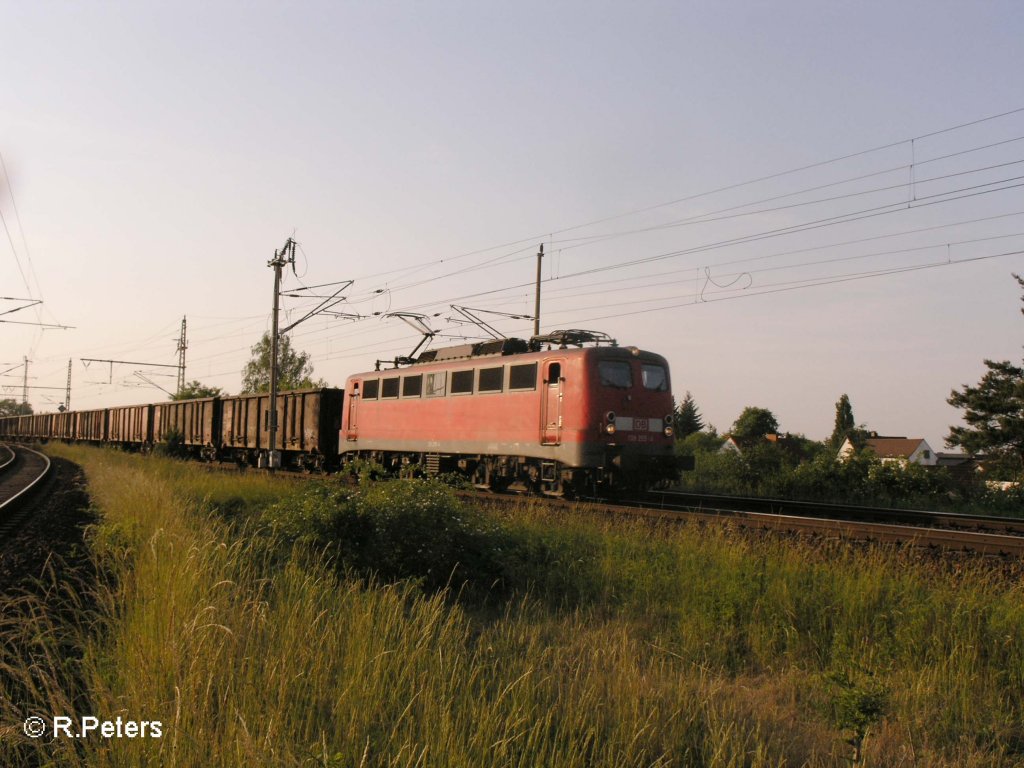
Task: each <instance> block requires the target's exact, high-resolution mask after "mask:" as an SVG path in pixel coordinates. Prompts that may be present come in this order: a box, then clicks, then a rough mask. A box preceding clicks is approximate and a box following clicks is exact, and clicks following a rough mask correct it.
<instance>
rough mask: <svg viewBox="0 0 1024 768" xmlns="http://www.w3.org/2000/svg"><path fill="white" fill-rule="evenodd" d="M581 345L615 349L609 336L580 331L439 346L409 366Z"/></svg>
mask: <svg viewBox="0 0 1024 768" xmlns="http://www.w3.org/2000/svg"><path fill="white" fill-rule="evenodd" d="M584 344H594V345H595V346H601V345H602V344H607V345H609V346H612V347H615V346H618V342H617V341H615V339H613V338H612V337H611V336H609V335H608V334H606V333H601V332H600V331H584V330H580V329H570V330H563V331H553V332H552V333H546V334H542V335H539V336H532V337H531V338H530V340H529V341H527V340H525V339H514V338H513V339H494V340H489V341H478V342H476V343H471V344H457V345H455V346H451V347H439V348H437V349H428V350H427V351H426V352H424V353H423V354H422V355H420V356H419V357H417V358H416V359H415V360H413V361H412V363H411V364H412V365H419V364H421V363H438V362H441V361H443V360H462V359H466V358H471V357H487V356H491V355H521V354H524V353H526V352H540V351H541V350H542V349H543V348H544V346H545V345H557V346H558V347H559V348H561V349H566V348H568V347H569V346H574V347H582V346H583V345H584Z"/></svg>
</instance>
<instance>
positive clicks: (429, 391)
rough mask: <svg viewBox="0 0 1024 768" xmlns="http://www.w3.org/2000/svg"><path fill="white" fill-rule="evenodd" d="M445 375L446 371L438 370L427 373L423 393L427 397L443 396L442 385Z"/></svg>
mask: <svg viewBox="0 0 1024 768" xmlns="http://www.w3.org/2000/svg"><path fill="white" fill-rule="evenodd" d="M446 377H447V373H446V372H445V371H438V372H437V373H428V374H427V388H426V391H425V392H424V394H425V395H426V396H427V397H444V392H445V386H444V385H445V380H446Z"/></svg>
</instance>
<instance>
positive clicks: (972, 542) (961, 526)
mask: <svg viewBox="0 0 1024 768" xmlns="http://www.w3.org/2000/svg"><path fill="white" fill-rule="evenodd" d="M203 466H205V467H206V468H208V469H213V470H215V471H216V470H220V471H227V472H238V471H239V467H238V466H237V465H236V464H217V463H214V464H204V465H203ZM242 471H243V472H259V473H263V472H266V470H254V469H251V468H246V469H243V470H242ZM275 475H276V476H278V477H282V478H288V479H290V480H293V481H294V480H311V479H316V478H319V477H322V475H320V474H305V473H298V472H287V471H280V470H279V471H277V472H276V473H275ZM0 493H2V491H0ZM458 493H459V496H460V497H462V498H464V499H467V500H473V501H477V502H480V501H484V502H488V503H492V504H514V503H519V502H521V501H522V499H523V498H524V497H523V496H517V495H504V494H495V493H489V492H486V491H460V492H458ZM2 498H3V497H2V495H0V500H2ZM529 498H534V499H536V500H537V501H540V502H543V503H545V504H549V505H552V506H554V507H556V508H558V507H562V508H565V509H571V508H579V509H582V510H584V511H587V512H591V513H594V514H602V515H606V516H615V517H623V518H625V517H633V518H644V519H649V520H657V521H661V522H668V523H679V524H682V523H688V522H701V523H706V524H716V525H722V524H731V525H736V526H739V527H743V528H755V529H757V528H759V529H764V530H771V531H775V532H778V533H798V534H805V535H821V536H826V537H833V538H842V539H847V540H851V541H869V542H870V541H874V542H885V543H901V544H908V545H912V546H920V547H929V548H932V549H942V550H949V551H961V552H962V551H968V552H977V553H979V554H987V555H1001V556H1005V557H1024V520H1014V519H1013V518H1003V517H984V516H976V515H962V514H955V513H945V512H930V511H924V510H900V509H888V508H881V507H857V506H852V505H839V504H818V503H813V502H802V501H788V500H782V499H759V498H744V497H736V496H711V495H706V494H690V493H683V492H674V491H655V492H650V493H648V494H647V495H646V497H645V498H643V499H637V500H632V501H616V502H609V501H607V500H603V499H584V500H578V501H566V500H562V499H557V498H551V497H529ZM0 515H2V512H0ZM2 524H3V523H2V521H0V525H2Z"/></svg>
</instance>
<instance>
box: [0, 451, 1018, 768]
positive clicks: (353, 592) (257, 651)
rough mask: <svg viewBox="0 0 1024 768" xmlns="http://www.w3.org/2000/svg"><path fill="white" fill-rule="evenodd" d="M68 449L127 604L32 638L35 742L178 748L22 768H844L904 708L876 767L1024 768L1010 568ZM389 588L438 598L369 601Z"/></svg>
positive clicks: (11, 753) (31, 756)
mask: <svg viewBox="0 0 1024 768" xmlns="http://www.w3.org/2000/svg"><path fill="white" fill-rule="evenodd" d="M56 450H59V451H60V452H61V454H62V455H65V456H67V457H68V458H71V459H72V460H75V461H77V462H79V463H81V464H82V465H83V466H84V467H85V469H86V472H87V475H88V478H89V483H90V492H91V494H92V498H93V501H94V503H95V504H96V505H97V506H98V507H99V508H100V510H101V512H102V515H103V519H104V522H103V524H102V525H100V526H99V527H98V528H97V529H95V530H94V531H93V532H92V534H91V535H90V541H91V546H92V548H93V550H94V552H95V557H96V558H98V560H99V562H100V564H101V566H102V567H103V569H104V571H105V572H106V573H107V574H108V578H107V579H106V580H105V581H104V583H103V584H102V585H100V586H99V587H98V588H97V590H96V594H95V595H94V596H93V598H94V599H93V600H92V601H90V600H83V610H82V615H81V617H80V621H79V622H78V623H77V625H76V626H72V627H70V628H69V627H67V626H64V625H61V626H55V625H53V624H52V621H51V620H49V619H47V618H46V614H45V613H44V612H41V613H39V614H38V618H37V619H35V620H34V621H32V620H28V619H25V620H23V621H22V622H21V623H20V625H19V629H18V631H17V632H15V631H14V630H13V629H12V628H11V627H7V628H6V630H5V634H6V637H5V638H3V639H4V640H5V642H4V643H3V644H2V649H0V654H2V656H0V671H3V672H5V673H6V674H2V675H0V679H2V680H4V681H5V682H4V684H5V685H6V686H7V687H8V690H6V691H2V690H0V698H3V699H6V700H7V704H8V707H7V710H6V711H7V712H8V713H9V716H5V720H9V719H11V718H13V717H14V716H15V713H20V712H24V713H26V714H27V713H31V712H35V713H39V714H50V713H54V714H59V713H62V712H67V713H71V712H77V713H78V714H79V715H82V714H95V715H97V716H100V717H104V718H113V717H115V716H117V715H121V716H122V717H124V718H126V719H135V720H142V719H148V720H160V721H162V723H163V725H164V735H163V737H162V738H160V739H120V740H112V741H109V742H105V741H103V740H100V739H95V738H93V739H88V740H79V741H76V742H70V741H67V740H64V741H58V742H55V743H44V742H28V741H27V740H26V739H24V738H22V737H17V736H12V735H11V734H10V733H8V734H7V735H6V736H5V737H4V739H3V742H0V758H3V760H4V763H5V764H15V763H16V762H18V761H22V762H25V763H29V764H34V763H35V762H36V761H41V762H43V763H46V761H47V760H53V762H52V764H54V765H90V766H108V765H109V766H139V765H161V766H177V765H183V766H184V765H187V766H193V765H194V766H239V765H266V766H316V765H320V766H336V767H338V768H340V767H341V766H353V767H354V766H363V765H365V766H453V767H454V766H506V765H508V766H523V768H527V767H532V766H631V765H636V766H647V765H659V766H660V765H665V766H668V765H679V766H750V767H751V768H755V767H758V766H782V765H788V766H798V765H812V766H837V767H838V766H842V765H848V762H847V761H846V758H847V757H848V756H849V755H850V748H849V747H848V746H847V744H846V743H844V741H843V739H844V738H846V737H849V736H850V735H851V733H853V730H851V728H849V727H848V728H845V729H843V728H840V727H839V726H837V725H835V723H836V722H837V721H838V722H840V723H842V724H845V725H847V726H853V725H854V724H855V722H856V721H857V717H858V715H862V716H863V717H864V718H865V719H866V720H873V719H877V717H876V715H874V714H873V713H874V712H876V711H877V710H878V709H880V710H882V711H884V712H885V713H887V715H886V717H885V718H884V719H881V720H880V722H878V723H877V724H875V725H873V726H872V727H871V729H870V730H869V732H868V739H867V741H866V756H867V758H868V764H871V765H907V766H911V765H916V766H928V767H929V768H931V767H933V766H949V767H950V768H951V767H952V766H974V767H977V768H981V767H982V766H992V767H994V766H1011V765H1021V764H1024V728H1022V725H1021V723H1022V716H1024V600H1022V598H1024V588H1022V586H1021V585H1020V584H1019V583H1017V584H1010V583H1008V582H1007V580H1006V579H1005V578H1004V577H1002V576H1000V575H999V574H997V573H995V572H993V571H990V570H987V569H986V568H984V567H981V566H972V565H968V566H966V567H964V568H959V569H950V568H947V567H943V566H928V565H926V564H922V563H919V562H915V560H914V558H913V557H911V556H908V555H905V554H900V553H898V552H893V551H888V550H878V549H863V548H857V547H846V546H843V545H828V546H824V547H823V548H822V547H821V546H817V545H813V544H809V543H800V542H789V541H768V542H755V541H752V540H750V539H748V538H745V537H743V536H741V535H739V534H736V533H730V532H720V531H716V530H700V529H696V528H690V529H672V530H652V529H651V528H649V527H647V526H642V525H636V526H622V525H618V526H614V527H611V526H607V527H606V526H605V524H603V523H600V522H596V521H595V520H594V519H592V518H587V517H585V516H570V517H567V518H559V519H554V518H552V517H551V516H550V515H548V514H546V513H544V512H543V511H541V510H539V509H529V508H526V509H524V510H523V511H524V514H523V515H522V516H521V517H517V518H516V519H515V520H510V519H497V520H495V519H494V518H489V517H487V516H480V515H477V514H475V513H473V512H471V511H469V510H465V509H462V508H460V506H459V505H458V504H457V503H456V502H454V501H453V500H452V499H451V498H450V497H449V496H448V495H447V494H446V493H445V492H444V491H443V490H441V489H438V488H436V487H432V486H430V485H428V484H422V483H419V484H417V483H411V484H410V483H401V484H388V485H377V486H374V488H372V489H362V490H361V491H360V494H359V495H358V497H357V499H356V500H354V501H353V500H352V499H349V498H348V496H349V495H350V493H351V492H350V491H345V490H343V489H340V488H337V487H335V486H333V485H331V484H327V485H324V486H319V485H313V486H310V485H301V486H293V485H292V484H289V483H280V484H272V483H271V482H269V481H268V480H267V479H265V478H259V477H237V476H234V475H225V474H214V473H208V472H204V471H202V470H200V469H198V468H197V467H196V466H195V465H182V464H179V463H176V462H171V461H164V460H157V459H153V458H149V459H144V458H140V457H134V456H126V455H121V454H116V453H112V452H102V451H96V450H89V449H82V448H75V449H71V448H60V449H56ZM432 524H433V525H434V527H435V528H438V529H441V528H443V529H444V533H443V534H439V533H437V532H436V531H435V532H434V533H431V532H430V531H431V525H432ZM409 528H412V529H413V530H414V534H413V536H411V537H409V536H403V535H402V531H403V530H406V531H407V530H408V529H409ZM342 534H344V535H345V537H346V542H345V543H342V544H341V545H340V546H337V545H336V542H334V541H332V537H335V538H336V537H338V536H341V535H342ZM396 552H397V553H399V554H402V555H403V556H402V557H401V558H397V557H394V555H395V553H396ZM389 553H390V554H389ZM332 558H333V561H332ZM453 558H455V559H459V560H460V561H465V562H466V563H468V564H469V565H468V566H466V567H464V568H454V567H451V560H452V559H453ZM338 559H344V561H345V563H346V564H347V566H348V570H342V569H341V567H340V566H339V565H338ZM375 560H378V561H380V562H381V563H383V566H382V568H383V570H384V571H385V573H386V574H390V575H396V574H402V573H406V574H408V575H412V574H414V573H415V571H416V570H419V571H421V572H420V573H419V575H420V576H421V579H420V580H419V585H417V584H415V583H413V582H411V581H408V580H406V581H401V582H398V583H392V584H385V583H381V582H380V581H377V582H374V581H372V580H370V581H367V580H366V579H365V578H361V577H360V575H361V574H364V573H365V568H366V567H367V566H368V565H370V564H372V563H373V562H374V561H375ZM442 573H443V574H451V575H446V576H445V577H444V579H442V578H441V574H442ZM464 577H468V578H470V579H472V580H474V581H473V582H472V583H471V584H470V585H468V586H466V587H465V588H461V589H460V590H455V589H452V590H451V591H448V592H445V591H443V590H442V591H436V590H433V589H431V587H432V586H433V585H435V584H436V583H439V582H440V581H444V580H449V579H453V580H458V579H462V578H464ZM484 581H486V583H482V582H484ZM90 604H93V607H91V608H86V606H87V605H90ZM69 633H70V635H71V636H73V639H74V642H75V644H77V646H78V648H79V649H80V653H81V660H80V661H74V662H68V661H67V659H66V655H64V656H63V657H62V652H60V651H58V650H57V649H58V644H60V643H64V644H65V645H66V644H67V642H68V639H67V638H68V636H69ZM19 638H20V639H19ZM26 647H27V648H28V649H29V650H30V651H31V653H32V659H31V662H32V664H33V665H34V666H32V668H31V671H29V666H28V661H29V660H27V659H25V658H24V653H25V650H24V649H25V648H26ZM19 649H20V650H19ZM19 654H20V656H19ZM69 667H72V668H71V669H69ZM75 679H77V680H79V681H81V683H80V688H81V690H79V691H76V690H75V689H74V688H73V683H72V681H73V680H75ZM76 695H78V696H81V697H84V701H85V702H87V704H86V703H83V701H79V702H78V703H77V704H73V703H72V699H73V698H74V697H75V696H76ZM876 705H878V706H877V707H876ZM86 706H87V707H88V708H89V709H88V711H85V710H84V709H83V707H86ZM21 716H24V715H21ZM4 725H9V723H6V722H5V723H4Z"/></svg>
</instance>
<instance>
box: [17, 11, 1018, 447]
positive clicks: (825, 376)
mask: <svg viewBox="0 0 1024 768" xmlns="http://www.w3.org/2000/svg"><path fill="white" fill-rule="evenodd" d="M1022 38H1024V13H1022V10H1021V6H1020V3H1019V0H1017V1H1014V2H1002V3H998V2H961V3H941V2H930V3H925V2H901V3H893V2H878V3H873V2H856V3H854V2H850V3H840V2H832V3H820V2H806V3H793V2H771V3H769V2H744V3H738V2H715V3H710V2H707V3H690V2H677V3H660V2H659V3H656V2H631V3H626V2H616V3H608V2H586V3H584V2H572V3H570V2H544V3H532V2H517V3H490V2H459V3H456V2H435V3H414V2H374V3H370V2H364V3H346V2H334V3H313V2H305V3H283V2H282V3H252V2H247V3H241V2H237V3H227V2H220V3H216V2H214V3H210V2H204V3H189V2H175V3H169V2H168V3H148V2H131V3H113V2H112V3H103V4H99V3H78V4H72V3H52V2H32V3H27V2H7V1H6V0H3V1H0V62H2V66H3V72H4V75H3V77H2V78H0V117H2V121H0V153H2V155H3V158H4V161H5V163H6V167H7V172H8V175H9V177H10V183H11V187H12V189H13V193H14V194H13V200H12V199H11V197H10V196H9V195H8V194H7V191H6V188H5V185H3V184H2V183H0V213H2V214H3V217H4V221H5V223H6V225H7V228H8V230H9V232H10V241H8V236H7V233H6V232H2V231H0V295H2V296H5V297H15V298H24V297H28V296H31V297H35V298H38V297H42V298H43V300H44V302H45V303H44V305H43V306H44V308H45V309H44V311H42V312H41V313H40V314H39V315H38V316H37V315H35V314H33V312H34V310H30V309H29V310H22V311H20V312H16V313H12V314H10V315H3V316H0V319H8V320H15V319H17V320H22V321H35V320H37V319H41V320H42V321H43V322H48V323H61V324H65V325H70V326H74V329H73V330H46V331H40V330H39V329H36V328H32V327H30V326H19V325H13V324H0V363H3V364H4V365H3V366H0V370H3V371H7V370H8V369H10V368H13V370H10V371H8V373H7V374H6V375H5V376H4V377H2V378H0V383H2V385H3V390H2V394H3V396H19V397H20V392H21V375H22V369H21V368H20V367H15V366H19V365H20V364H21V361H22V358H23V356H28V357H29V359H30V360H31V361H32V363H31V364H30V366H29V374H30V377H31V378H30V382H29V383H30V384H31V385H33V386H35V387H63V386H64V383H65V378H66V371H67V361H68V359H69V358H73V361H74V362H73V389H72V407H73V408H89V407H99V406H104V405H111V404H117V403H128V402H144V401H150V400H159V399H162V398H163V397H165V395H164V394H163V393H162V392H160V391H159V390H158V389H154V388H152V387H150V386H148V385H146V384H144V383H143V381H142V380H141V379H140V378H139V377H137V376H136V375H135V372H136V371H139V372H141V373H142V374H143V375H144V376H146V377H147V378H149V379H150V380H151V381H154V382H156V383H158V384H161V385H162V386H165V387H166V388H168V389H172V388H173V382H174V379H173V378H165V377H164V376H163V375H161V374H168V373H170V374H173V371H172V370H171V369H160V368H145V367H141V366H137V365H118V366H115V367H114V368H113V372H112V374H111V371H110V368H109V367H108V366H103V365H98V364H95V363H94V364H92V365H90V366H89V367H88V368H86V367H85V365H84V364H83V363H82V362H80V360H79V359H80V358H82V357H94V358H116V359H124V360H131V361H142V362H153V363H164V364H173V363H175V362H176V353H175V341H174V340H175V338H176V337H177V335H178V330H179V327H180V323H181V318H182V316H183V315H187V317H188V338H189V349H188V378H189V379H200V380H202V381H203V382H205V383H208V384H213V385H218V386H221V387H224V388H225V389H227V390H228V391H233V392H237V391H238V389H239V385H240V378H241V377H240V371H241V369H242V367H243V365H244V363H245V361H246V360H247V359H248V357H249V347H250V346H251V345H252V344H254V343H255V342H256V341H257V340H258V339H259V337H260V335H261V334H262V333H263V331H264V330H265V329H267V328H268V327H269V322H270V320H269V318H270V306H271V292H272V278H273V273H272V270H270V269H269V268H268V267H267V264H266V263H267V261H268V260H269V259H270V258H271V257H272V256H273V253H274V250H275V249H276V248H279V247H280V246H281V245H282V244H283V243H284V241H285V240H286V238H288V237H289V236H292V235H294V237H295V238H296V239H297V240H298V242H299V243H300V245H301V249H300V251H299V259H298V263H297V265H296V272H297V275H292V274H291V273H289V276H288V280H287V282H286V286H287V287H289V288H296V287H299V286H300V285H314V284H319V283H326V282H331V281H337V280H346V279H353V280H355V283H354V284H353V285H352V287H351V288H350V289H349V290H348V291H347V292H346V294H345V295H346V296H347V297H348V302H347V303H346V306H345V307H344V309H345V311H346V312H348V313H352V314H356V315H360V316H362V319H359V320H345V319H336V318H326V317H321V318H317V319H314V320H310V321H308V322H306V323H304V324H303V325H301V326H300V327H299V328H298V329H297V330H296V332H295V334H294V343H295V345H296V346H297V347H299V348H300V349H304V350H306V351H308V352H310V353H311V355H312V358H313V362H314V364H315V374H316V375H317V376H322V377H324V378H326V379H327V380H328V381H329V382H331V383H332V384H335V385H341V384H342V382H343V381H344V377H345V376H346V375H348V374H350V373H354V372H357V371H360V370H366V369H370V368H372V367H373V364H374V361H375V360H376V359H378V358H391V357H394V356H395V355H397V354H406V353H408V352H409V351H411V350H412V348H413V347H414V346H415V344H416V343H417V342H418V338H417V337H416V335H415V333H414V332H413V331H412V329H411V328H409V327H407V326H405V325H404V324H403V323H402V322H400V321H399V320H395V319H385V318H383V313H387V312H389V311H391V312H394V311H416V312H422V313H426V314H428V315H430V316H431V323H432V324H433V327H434V328H435V329H436V330H439V331H443V332H444V333H449V334H452V335H455V336H458V335H473V334H474V329H469V328H466V327H465V326H461V325H458V324H457V323H453V322H450V321H448V319H447V318H449V317H452V315H453V312H452V310H451V309H450V308H449V305H450V304H453V303H454V304H463V305H466V306H469V307H473V308H478V309H488V310H494V311H498V312H507V313H523V314H529V313H532V310H533V288H532V282H533V278H534V270H535V257H534V254H535V252H536V249H537V245H538V243H540V242H544V243H545V250H546V252H547V256H546V258H545V261H544V278H545V283H544V288H543V293H544V299H543V310H542V327H543V329H544V330H554V329H556V328H579V327H582V328H593V329H597V330H602V331H605V332H607V333H609V334H611V335H612V336H614V337H616V338H618V339H619V341H620V342H621V343H623V344H627V345H636V346H640V347H643V348H647V349H651V350H654V351H657V352H660V353H662V354H664V355H666V356H667V357H668V359H669V362H670V363H671V365H672V373H673V384H674V386H673V389H674V391H675V394H676V396H677V398H681V397H682V396H683V395H684V394H685V392H686V391H687V390H689V391H691V392H692V393H693V395H694V397H695V398H696V400H697V404H698V406H699V407H700V409H701V411H702V412H703V414H704V416H705V418H706V419H707V420H709V421H710V422H711V423H713V424H715V425H716V426H717V427H718V428H719V430H721V431H725V430H727V429H728V428H729V426H730V425H731V423H732V422H733V421H734V420H735V418H736V417H737V416H738V415H739V413H740V411H741V410H742V409H743V407H744V406H747V405H758V406H761V407H766V408H770V409H771V410H772V411H773V412H774V413H775V414H776V416H777V417H778V419H779V421H780V423H781V426H782V428H783V429H784V430H789V431H793V432H803V433H805V434H807V435H808V436H809V437H813V438H823V437H826V436H827V435H828V434H829V432H830V431H831V428H832V420H833V417H834V413H835V408H834V405H835V402H836V400H837V399H838V398H839V395H840V394H842V393H843V392H846V393H848V394H849V395H850V398H851V401H852V404H853V408H854V414H855V416H856V418H857V420H858V421H859V422H864V423H866V424H867V426H868V427H869V428H871V429H875V430H877V431H879V432H881V433H883V434H896V435H908V436H914V437H925V438H926V439H928V441H929V442H930V443H931V444H932V446H933V447H934V448H937V449H941V447H942V438H943V437H944V436H945V434H946V433H947V430H948V426H949V425H950V424H952V423H956V421H957V419H958V414H957V412H956V411H955V410H953V409H952V408H950V407H949V406H948V405H946V402H945V399H946V398H947V397H948V396H949V392H950V390H951V389H952V388H954V387H957V386H959V385H960V384H963V383H974V382H976V381H977V380H978V379H979V378H980V376H981V375H982V373H983V371H984V366H983V364H982V360H983V358H986V357H987V358H994V359H1007V358H1009V359H1014V360H1019V359H1020V357H1021V345H1022V343H1024V318H1022V317H1021V315H1020V312H1019V308H1020V306H1021V304H1020V301H1019V298H1020V297H1019V293H1020V291H1019V288H1018V286H1017V284H1016V282H1015V281H1014V280H1013V279H1012V277H1011V272H1024V256H1022V255H1021V253H1020V252H1021V251H1024V187H1022V186H1020V185H1021V184H1022V183H1024V111H1017V110H1021V109H1022V108H1024V87H1022V86H1024V82H1022V81H1024V54H1022V48H1021V44H1020V41H1021V39H1022ZM998 115H1001V117H995V116H998ZM985 118H993V119H985ZM975 121H981V122H976V123H975ZM969 123H974V124H973V125H965V124H969ZM961 125H965V127H963V128H958V129H956V130H946V129H951V128H954V127H956V126H961ZM911 140H913V141H911ZM837 158H845V159H842V160H838V161H836V162H826V161H831V160H835V159H837ZM797 169H803V170H799V171H797ZM757 179H761V181H756V182H755V183H747V182H753V181H754V180H757ZM715 190H721V191H718V192H716V193H714V194H706V193H711V192H714V191H715ZM15 205H16V208H17V210H16V211H15ZM19 220H20V224H21V225H22V228H23V231H24V237H22V228H19ZM594 222H598V223H594ZM22 273H24V275H25V278H24V279H23V277H22ZM882 273H886V274H882ZM853 278H858V279H853ZM26 283H27V285H26ZM15 306H18V305H17V304H16V303H13V302H0V311H5V310H8V309H12V308H14V307H15ZM303 306H304V303H303V302H302V301H300V300H298V299H293V298H288V299H285V307H286V309H287V310H288V312H287V316H288V317H290V318H291V319H292V320H294V319H297V318H298V316H299V314H297V313H299V312H301V309H302V307H303ZM377 313H380V314H377ZM434 315H436V317H435V316H434ZM488 317H489V318H490V319H492V320H493V322H494V324H495V325H496V326H497V327H498V328H500V329H501V330H502V331H503V332H505V333H507V334H508V335H526V334H528V333H529V332H530V329H531V327H532V324H531V323H530V322H528V321H523V320H512V319H505V318H502V317H501V316H499V315H490V316H488ZM444 343H447V342H445V341H443V340H438V341H436V342H435V344H438V345H440V344H444ZM108 380H109V381H111V383H108ZM62 398H63V394H62V393H61V392H59V391H56V390H46V389H33V390H30V400H31V402H32V403H33V405H34V406H35V407H36V408H37V409H41V410H50V409H53V408H55V406H56V403H57V402H59V401H60V400H62Z"/></svg>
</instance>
